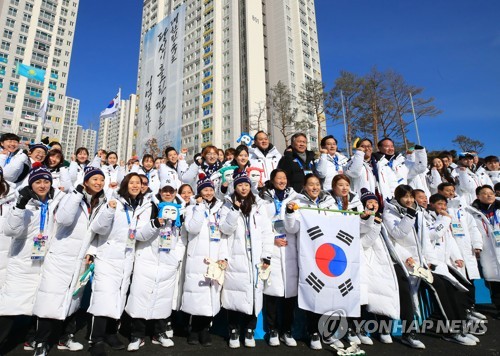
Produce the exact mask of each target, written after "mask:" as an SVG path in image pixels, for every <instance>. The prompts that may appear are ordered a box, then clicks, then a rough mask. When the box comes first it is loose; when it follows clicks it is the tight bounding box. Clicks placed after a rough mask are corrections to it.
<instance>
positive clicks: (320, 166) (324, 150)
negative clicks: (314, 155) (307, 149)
mask: <svg viewBox="0 0 500 356" xmlns="http://www.w3.org/2000/svg"><path fill="white" fill-rule="evenodd" d="M320 147H321V148H320V150H319V151H320V153H321V156H320V158H319V159H318V160H317V161H316V170H317V173H318V176H319V177H320V178H321V179H323V190H330V189H332V179H333V177H335V176H336V175H337V174H342V173H344V168H345V166H346V164H347V157H346V156H344V155H343V154H341V153H340V152H337V139H336V138H335V137H333V136H332V135H328V136H325V137H323V138H322V139H321V144H320Z"/></svg>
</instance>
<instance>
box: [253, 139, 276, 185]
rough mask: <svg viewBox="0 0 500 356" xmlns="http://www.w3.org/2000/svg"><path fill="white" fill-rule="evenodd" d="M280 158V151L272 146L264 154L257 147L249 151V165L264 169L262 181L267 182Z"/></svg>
mask: <svg viewBox="0 0 500 356" xmlns="http://www.w3.org/2000/svg"><path fill="white" fill-rule="evenodd" d="M280 159H281V153H280V152H279V151H278V149H277V148H276V147H274V146H273V147H272V148H271V149H270V150H269V152H268V153H267V154H266V155H264V153H262V151H261V150H260V149H259V148H257V147H255V148H254V149H253V150H252V151H251V152H250V165H251V166H252V167H257V168H261V169H263V170H264V173H263V174H262V183H265V182H267V181H268V180H269V179H270V178H271V172H272V171H273V170H275V169H276V168H277V167H278V162H279V161H280Z"/></svg>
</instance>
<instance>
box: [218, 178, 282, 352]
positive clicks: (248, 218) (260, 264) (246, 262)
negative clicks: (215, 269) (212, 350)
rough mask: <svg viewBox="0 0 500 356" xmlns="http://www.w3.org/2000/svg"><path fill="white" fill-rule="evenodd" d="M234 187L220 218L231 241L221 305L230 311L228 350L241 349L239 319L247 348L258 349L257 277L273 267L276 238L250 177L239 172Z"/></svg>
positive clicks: (259, 287) (259, 298)
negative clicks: (256, 342) (255, 333)
mask: <svg viewBox="0 0 500 356" xmlns="http://www.w3.org/2000/svg"><path fill="white" fill-rule="evenodd" d="M233 185H234V194H233V195H231V196H230V197H228V198H227V201H226V204H225V205H224V206H223V208H222V210H221V217H220V219H221V223H220V231H221V232H222V233H223V234H224V235H226V236H227V239H228V241H227V243H228V258H227V260H228V264H227V268H226V272H225V281H224V288H223V290H222V306H223V307H224V308H225V309H226V310H227V311H228V322H229V330H230V339H229V347H231V348H238V347H240V338H239V335H240V333H239V326H238V325H239V320H240V318H243V319H244V320H243V324H244V329H245V346H246V347H255V339H254V337H253V335H254V329H255V327H256V324H257V316H258V315H259V313H260V311H261V309H262V290H263V287H264V285H263V284H264V282H263V281H262V280H260V279H259V277H258V275H259V271H262V270H266V269H267V268H269V267H270V264H271V256H272V253H273V240H274V236H273V233H272V226H271V220H270V219H269V217H268V216H267V212H266V210H265V209H266V208H265V206H263V204H262V203H259V202H257V200H256V197H255V196H254V195H253V193H252V191H251V182H250V179H249V178H248V176H247V174H246V173H245V172H240V173H237V174H236V176H235V177H234V181H233Z"/></svg>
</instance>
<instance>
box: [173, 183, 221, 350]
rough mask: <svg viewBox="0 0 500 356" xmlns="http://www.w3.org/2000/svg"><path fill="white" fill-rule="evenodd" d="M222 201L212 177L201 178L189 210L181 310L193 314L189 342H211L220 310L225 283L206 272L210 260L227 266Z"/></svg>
mask: <svg viewBox="0 0 500 356" xmlns="http://www.w3.org/2000/svg"><path fill="white" fill-rule="evenodd" d="M222 204H223V203H222V201H220V200H218V199H217V198H216V197H215V187H214V184H213V182H212V180H211V179H210V178H207V177H205V178H204V179H200V180H198V186H197V195H196V197H192V199H191V203H190V204H189V206H188V207H187V209H186V222H185V228H186V231H187V234H188V236H187V238H188V245H187V255H186V261H185V266H186V269H185V276H184V286H183V293H182V304H181V309H182V311H184V312H186V313H188V314H191V330H190V332H189V336H188V343H189V344H190V345H196V344H198V343H200V344H201V345H203V346H209V345H211V343H212V338H211V336H210V331H209V328H210V325H211V322H212V321H213V318H214V317H215V316H216V315H217V314H218V313H219V311H220V309H221V300H220V293H221V289H222V285H220V284H219V282H218V281H216V280H213V279H210V278H208V277H205V274H206V273H207V266H208V264H207V263H208V262H209V261H208V260H207V259H210V261H211V262H216V263H218V264H219V266H220V268H222V269H223V268H225V267H227V257H228V256H227V238H226V237H225V236H223V235H222V234H221V231H220V223H221V211H220V210H221V208H222Z"/></svg>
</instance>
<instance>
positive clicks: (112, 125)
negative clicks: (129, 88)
mask: <svg viewBox="0 0 500 356" xmlns="http://www.w3.org/2000/svg"><path fill="white" fill-rule="evenodd" d="M136 100H137V96H136V95H135V94H130V96H129V98H128V99H127V100H121V101H120V106H119V109H118V111H117V112H116V113H115V114H114V115H113V116H112V117H107V118H101V119H100V122H99V139H98V144H97V146H98V147H99V148H102V149H104V150H106V151H108V152H110V151H113V152H116V153H117V154H118V158H119V159H120V160H124V161H126V160H128V159H129V158H130V157H132V151H133V141H134V140H133V136H134V120H135V115H136Z"/></svg>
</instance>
